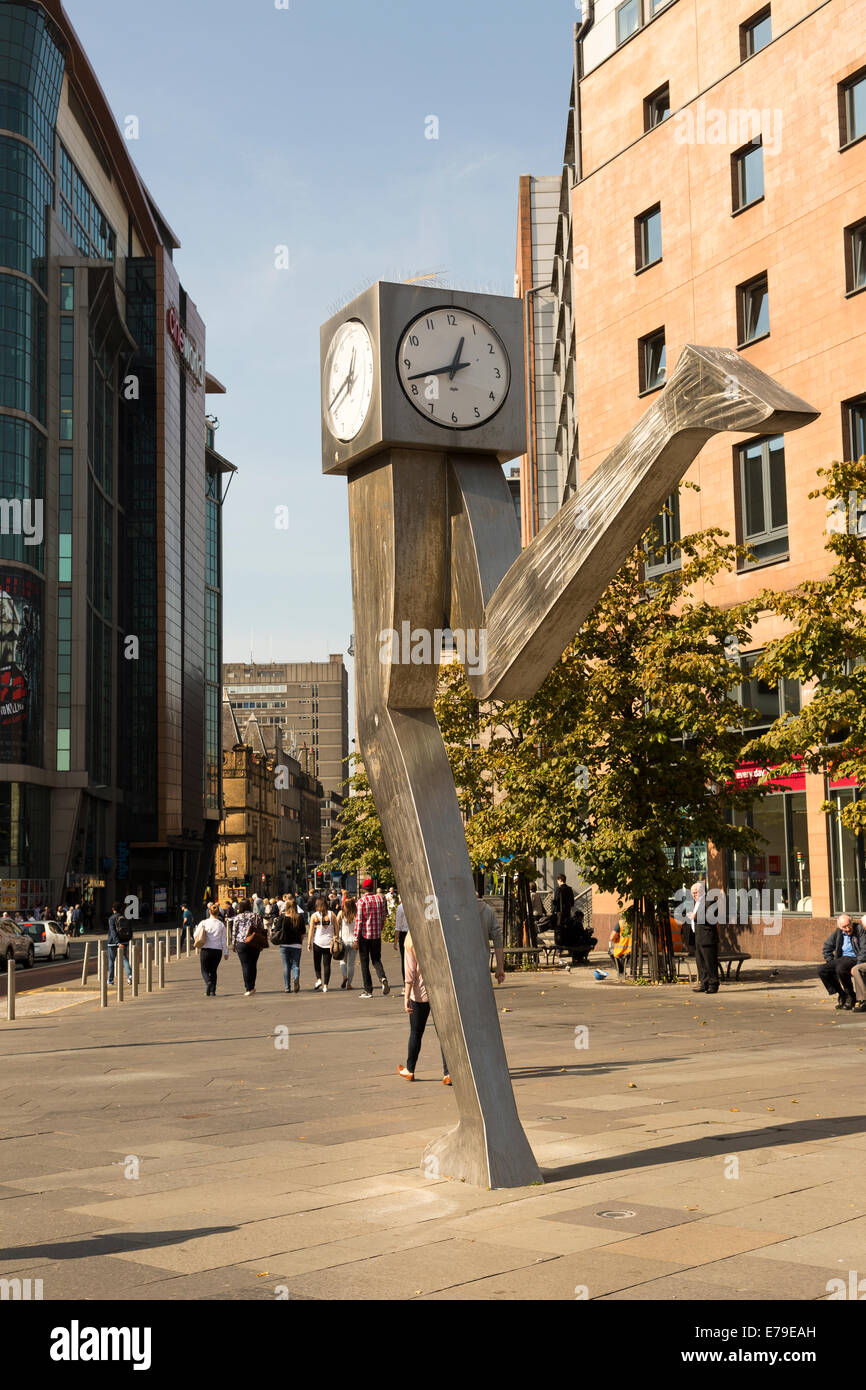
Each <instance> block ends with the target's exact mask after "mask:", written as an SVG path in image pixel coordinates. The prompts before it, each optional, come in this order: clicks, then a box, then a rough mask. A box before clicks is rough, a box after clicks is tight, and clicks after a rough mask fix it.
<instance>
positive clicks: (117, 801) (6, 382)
mask: <svg viewBox="0 0 866 1390" xmlns="http://www.w3.org/2000/svg"><path fill="white" fill-rule="evenodd" d="M129 150H130V146H129V144H128V143H127V141H126V139H125V138H124V136H123V134H122V133H121V131H120V130H119V128H118V126H117V123H116V122H115V120H114V117H113V115H112V113H111V110H110V108H109V105H108V102H107V100H106V98H105V95H104V93H103V91H102V89H101V87H100V86H99V83H98V81H97V78H96V75H95V73H94V72H93V69H92V68H91V66H90V63H89V62H88V59H87V55H86V54H85V52H84V51H83V49H82V47H81V44H80V42H79V40H78V38H77V36H76V34H75V32H74V30H73V28H72V26H71V24H70V22H69V19H68V17H67V16H66V14H65V12H64V10H63V7H62V5H61V4H60V3H59V0H44V2H43V3H3V4H0V166H2V179H0V297H2V310H3V314H2V318H3V331H2V340H0V494H2V503H3V509H4V517H3V521H4V523H5V522H6V521H8V520H9V519H10V518H11V521H12V524H11V525H6V524H3V525H2V526H0V532H2V533H0V613H2V621H0V880H2V881H0V895H2V903H0V906H2V907H3V908H7V909H11V908H14V907H21V908H23V909H25V910H26V909H27V908H29V907H31V906H33V905H34V903H35V902H38V901H42V902H45V901H49V902H50V903H51V904H52V905H53V904H56V902H57V901H58V900H59V899H61V898H64V899H65V898H67V897H71V898H88V897H89V898H91V899H92V903H93V907H94V909H95V911H96V912H97V914H101V913H103V912H104V911H105V909H106V906H107V905H108V904H110V902H111V899H112V897H113V896H114V895H115V894H118V895H120V896H126V895H127V894H135V895H137V896H139V897H140V898H142V899H144V900H146V901H147V902H148V903H149V904H150V905H151V906H153V907H154V908H155V909H157V910H165V911H168V912H170V911H171V910H172V908H174V907H175V906H176V905H177V904H178V903H179V901H180V900H181V899H182V898H190V899H195V898H197V897H198V898H200V895H201V892H202V891H203V888H204V886H205V884H206V883H207V881H208V878H209V876H210V874H211V872H212V861H213V852H214V845H215V843H216V832H217V826H218V822H219V814H220V809H219V808H220V743H219V687H220V680H219V676H220V662H221V650H220V631H221V578H220V568H221V544H222V541H221V518H220V512H221V502H222V496H223V487H224V479H225V477H226V475H227V473H229V472H231V471H232V466H231V465H230V464H229V463H228V462H227V461H226V460H224V459H222V458H221V456H220V455H219V454H218V453H217V452H216V451H215V449H214V448H213V437H212V434H211V435H210V437H209V436H208V432H207V425H206V421H205V395H206V393H207V392H208V391H222V389H223V388H222V387H221V386H220V385H219V383H218V382H217V381H216V380H215V379H214V378H212V377H211V376H210V375H209V374H208V373H207V371H206V369H205V329H204V324H203V323H202V321H201V318H200V316H199V314H198V312H197V310H196V307H195V305H194V303H193V302H192V300H191V299H189V298H188V296H187V292H186V290H185V288H184V287H183V285H181V283H180V281H179V279H178V276H177V272H176V270H175V268H174V265H173V264H172V256H173V253H174V251H175V249H176V248H177V246H178V244H179V243H178V241H177V238H176V237H175V235H174V233H173V232H172V231H171V229H170V227H169V226H168V224H167V222H166V221H165V219H164V217H163V216H162V214H161V213H160V211H159V209H158V208H157V206H156V204H155V203H154V201H153V199H152V197H151V196H150V194H149V192H148V190H147V189H146V188H145V186H144V184H143V183H142V180H141V178H140V176H139V174H138V172H137V170H136V168H135V165H134V164H133V162H132V160H131V158H130V154H129ZM37 516H38V521H39V525H38V528H37V527H36V526H35V524H31V523H35V520H36V517H37ZM19 522H20V524H16V523H19ZM37 530H38V535H37Z"/></svg>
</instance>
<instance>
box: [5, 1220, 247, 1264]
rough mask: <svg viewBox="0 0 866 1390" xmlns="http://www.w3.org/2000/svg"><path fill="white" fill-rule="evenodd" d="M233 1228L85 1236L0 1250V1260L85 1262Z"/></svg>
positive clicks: (200, 1228) (227, 1230)
mask: <svg viewBox="0 0 866 1390" xmlns="http://www.w3.org/2000/svg"><path fill="white" fill-rule="evenodd" d="M237 1229H238V1228H237V1226H200V1227H196V1228H194V1229H192V1230H188V1231H124V1232H123V1234H122V1235H121V1234H119V1233H118V1234H117V1235H100V1236H88V1237H87V1239H86V1240H69V1241H58V1242H54V1243H45V1244H44V1245H16V1246H11V1247H10V1248H8V1249H5V1250H0V1261H2V1260H4V1259H6V1260H27V1259H34V1260H38V1259H48V1260H86V1259H91V1258H93V1256H95V1255H117V1254H119V1253H120V1252H121V1251H123V1252H124V1253H134V1252H135V1251H136V1250H157V1249H159V1248H160V1247H161V1246H163V1245H182V1244H183V1242H184V1241H186V1240H197V1239H199V1238H200V1237H202V1236H219V1235H228V1234H229V1232H230V1231H236V1230H237Z"/></svg>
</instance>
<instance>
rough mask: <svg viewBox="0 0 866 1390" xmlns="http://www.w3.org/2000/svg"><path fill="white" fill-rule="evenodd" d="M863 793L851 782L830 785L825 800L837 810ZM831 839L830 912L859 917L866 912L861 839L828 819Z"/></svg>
mask: <svg viewBox="0 0 866 1390" xmlns="http://www.w3.org/2000/svg"><path fill="white" fill-rule="evenodd" d="M861 796H862V792H861V791H860V789H859V788H858V787H857V785H856V784H855V783H854V781H853V779H851V778H847V779H842V780H840V781H838V782H831V783H830V785H829V788H828V791H827V799H828V801H830V802H832V803H833V804H834V806H835V807H836V809H837V810H842V809H843V808H844V807H845V806H850V805H851V803H852V802H854V801H859V800H860V799H861ZM827 828H828V833H829V838H830V882H831V898H832V910H833V912H834V913H839V912H848V913H850V914H851V915H852V916H854V915H856V916H858V917H859V916H861V915H862V914H863V913H864V912H866V853H864V844H863V840H864V837H863V835H862V834H860V835H855V834H854V832H853V831H852V830H849V829H848V828H847V826H845V825H843V824H842V822H841V821H840V820H839V819H838V817H837V816H828V817H827Z"/></svg>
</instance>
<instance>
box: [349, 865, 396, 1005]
mask: <svg viewBox="0 0 866 1390" xmlns="http://www.w3.org/2000/svg"><path fill="white" fill-rule="evenodd" d="M361 887H362V889H363V892H362V894H361V901H360V902H359V903H358V913H357V916H356V918H355V939H354V944H355V947H356V948H357V951H358V954H359V956H360V958H361V978H362V980H363V982H364V988H363V990H362V991H361V993H360V995H359V996H358V997H359V999H372V998H373V979H372V976H371V974H370V966H371V965H372V966H373V967H374V969H375V971H376V974H377V975H378V977H379V981H380V983H381V985H382V993H383V995H384V994H390V993H391V986H390V985H389V984H388V979H387V976H386V975H385V970H384V967H383V965H382V928H383V926H384V925H385V899H384V897H380V896H379V895H378V894H377V893H374V892H373V880H372V879H371V878H365V879H364V882H363V883H362V884H361Z"/></svg>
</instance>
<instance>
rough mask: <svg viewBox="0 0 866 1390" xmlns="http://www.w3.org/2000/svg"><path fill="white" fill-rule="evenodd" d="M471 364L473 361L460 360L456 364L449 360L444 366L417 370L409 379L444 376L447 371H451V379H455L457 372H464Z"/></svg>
mask: <svg viewBox="0 0 866 1390" xmlns="http://www.w3.org/2000/svg"><path fill="white" fill-rule="evenodd" d="M471 366H472V363H471V362H458V363H457V364H456V365H455V364H454V363H453V362H449V363H447V365H446V366H444V367H430V368H428V370H427V371H426V372H416V373H415V375H414V376H410V377H409V378H408V380H409V381H420V380H421V378H422V377H423V376H444V375H445V373H446V372H449V373H450V374H451V380H452V381H453V380H454V375H455V373H456V372H462V371H463V369H464V367H471Z"/></svg>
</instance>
